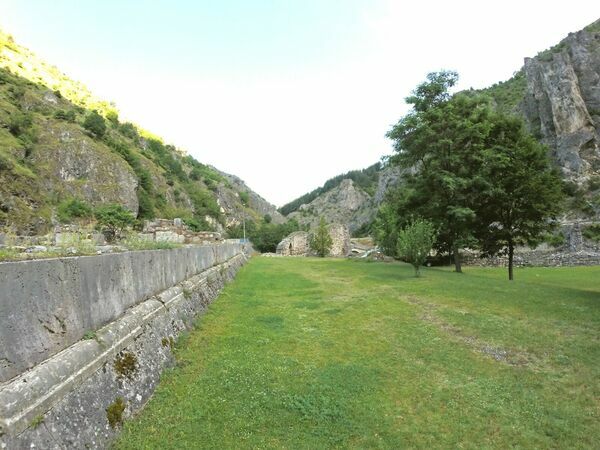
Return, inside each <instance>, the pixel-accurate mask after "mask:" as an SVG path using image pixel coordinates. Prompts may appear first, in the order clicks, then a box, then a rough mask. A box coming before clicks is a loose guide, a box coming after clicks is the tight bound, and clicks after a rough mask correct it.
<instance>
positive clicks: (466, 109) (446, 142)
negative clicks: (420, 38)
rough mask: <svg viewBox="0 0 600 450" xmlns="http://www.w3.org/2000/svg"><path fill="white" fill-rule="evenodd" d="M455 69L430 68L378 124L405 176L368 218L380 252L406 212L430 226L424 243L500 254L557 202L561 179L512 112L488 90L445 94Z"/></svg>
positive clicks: (535, 233) (544, 225) (546, 217)
mask: <svg viewBox="0 0 600 450" xmlns="http://www.w3.org/2000/svg"><path fill="white" fill-rule="evenodd" d="M457 80H458V75H457V74H456V73H455V72H438V73H431V74H429V75H428V76H427V80H426V81H425V82H424V83H422V84H420V85H419V86H418V87H417V88H416V89H415V91H414V93H413V95H412V96H410V97H408V98H407V99H406V101H407V102H408V103H409V104H411V105H412V110H411V111H410V112H409V113H408V114H407V115H406V116H404V117H403V118H402V119H401V120H400V121H399V122H398V123H397V124H396V125H395V126H394V127H393V128H392V129H391V130H390V132H389V133H388V137H389V138H391V139H392V140H393V142H394V149H395V154H394V155H393V156H392V157H391V158H390V163H391V164H398V165H400V166H402V167H404V168H406V169H410V170H409V172H410V173H409V174H408V175H406V177H405V183H403V184H402V185H401V186H400V187H399V188H397V189H395V190H393V191H391V192H389V193H388V196H387V198H386V201H385V202H384V204H383V205H382V207H381V208H380V211H379V213H378V216H377V218H376V221H375V224H374V231H375V237H376V240H377V241H378V243H379V244H380V246H381V247H382V248H383V249H384V251H386V253H388V254H391V255H396V256H398V233H399V231H400V230H402V229H403V228H405V227H406V225H407V224H409V223H411V222H412V221H413V219H414V218H416V217H418V218H422V219H426V220H427V221H429V222H430V223H431V224H432V226H433V227H434V228H435V229H436V230H437V236H436V239H435V242H434V248H435V249H436V250H437V251H438V252H440V253H446V254H449V255H451V256H452V258H453V261H454V265H455V270H456V271H457V272H461V270H462V268H461V258H460V252H461V250H462V249H464V248H477V249H479V250H480V251H481V253H482V254H483V255H486V256H490V255H498V254H506V255H508V263H509V264H508V266H509V267H508V270H509V279H511V280H512V279H513V256H514V249H515V247H516V246H519V245H535V244H537V243H538V242H539V240H540V238H541V237H542V236H543V235H544V234H545V233H546V232H548V231H549V230H550V229H551V228H552V227H553V226H554V219H555V218H556V216H557V214H558V213H559V212H560V208H561V203H562V197H563V192H562V181H561V178H560V176H559V174H558V172H557V171H556V170H555V169H554V168H553V167H552V166H551V164H550V161H549V158H548V156H547V149H546V148H545V147H544V146H543V145H541V144H540V143H539V142H538V141H537V140H536V139H535V138H533V137H532V136H531V135H530V134H529V133H528V132H527V130H526V128H525V126H524V124H523V122H522V120H521V119H520V118H518V117H515V116H512V115H507V114H504V113H501V112H499V111H498V110H497V109H496V108H494V106H493V105H492V102H491V100H490V98H489V97H486V96H483V95H477V94H474V93H472V92H464V93H458V94H455V95H450V92H449V90H450V88H451V87H452V86H454V85H455V83H456V82H457Z"/></svg>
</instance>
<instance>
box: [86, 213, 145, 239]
mask: <svg viewBox="0 0 600 450" xmlns="http://www.w3.org/2000/svg"><path fill="white" fill-rule="evenodd" d="M94 216H95V217H96V220H97V221H98V224H99V225H100V226H101V227H102V228H103V229H104V230H106V235H107V239H108V241H110V242H113V241H114V240H115V239H116V238H117V237H119V236H120V235H121V233H122V232H123V230H124V229H125V228H127V227H129V226H131V225H133V224H134V223H135V216H134V215H133V213H132V212H131V211H129V210H128V209H127V208H125V207H123V206H121V205H117V204H109V205H103V206H100V207H98V208H96V210H95V211H94Z"/></svg>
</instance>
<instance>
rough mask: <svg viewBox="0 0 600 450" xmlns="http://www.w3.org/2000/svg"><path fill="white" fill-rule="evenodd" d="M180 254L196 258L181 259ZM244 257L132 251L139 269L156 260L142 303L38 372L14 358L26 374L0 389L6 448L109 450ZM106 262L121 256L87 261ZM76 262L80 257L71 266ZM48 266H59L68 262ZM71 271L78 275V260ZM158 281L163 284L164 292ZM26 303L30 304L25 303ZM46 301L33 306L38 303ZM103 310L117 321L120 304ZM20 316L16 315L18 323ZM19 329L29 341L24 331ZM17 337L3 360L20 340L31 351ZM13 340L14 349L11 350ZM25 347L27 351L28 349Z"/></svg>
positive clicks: (0, 431)
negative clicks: (183, 337) (181, 337)
mask: <svg viewBox="0 0 600 450" xmlns="http://www.w3.org/2000/svg"><path fill="white" fill-rule="evenodd" d="M205 249H209V250H210V253H211V254H212V255H213V257H207V256H206V255H207V250H205ZM182 250H187V251H189V252H191V253H190V254H186V252H183V253H182V252H181V251H182ZM242 250H243V247H242V246H241V245H238V244H224V245H222V246H206V247H196V248H190V249H176V250H159V251H152V252H135V253H134V254H133V257H134V259H135V255H137V256H138V258H140V259H141V260H145V259H146V258H150V261H154V264H152V263H151V264H150V265H149V266H144V265H143V264H142V266H144V267H146V269H147V270H149V273H147V274H146V275H145V278H144V279H145V280H146V281H148V282H149V283H151V282H150V279H153V278H155V279H156V280H157V281H155V282H154V284H152V286H151V287H149V288H148V290H147V291H144V290H142V291H139V290H136V289H141V288H139V287H138V288H136V289H134V290H133V292H137V293H138V294H140V293H142V292H143V293H144V294H141V296H140V297H138V301H137V302H133V304H130V303H129V301H123V302H121V303H120V304H121V306H122V307H123V308H124V309H123V311H122V312H121V313H120V314H117V315H116V317H114V318H111V319H109V320H106V321H105V323H102V324H100V325H98V326H97V327H93V328H91V329H89V330H88V332H87V333H85V336H84V337H83V339H82V338H79V339H78V340H76V341H75V342H72V343H70V340H66V341H63V347H64V348H62V349H60V350H58V351H55V352H54V353H52V354H51V355H50V356H48V357H46V358H45V359H44V360H43V361H41V362H39V363H36V364H34V366H33V367H27V369H28V370H23V369H22V368H23V367H25V366H28V365H29V363H28V364H25V365H23V364H21V362H20V360H19V359H18V358H15V357H14V356H12V357H13V358H15V359H16V361H14V362H16V363H17V366H16V367H19V368H20V369H19V370H20V372H19V373H18V374H17V375H16V376H14V377H12V378H10V379H5V380H3V382H0V448H2V449H4V448H7V449H20V448H33V447H36V448H104V447H106V445H107V444H108V442H109V441H110V439H111V438H112V437H113V436H114V435H115V434H116V433H117V432H118V430H119V427H120V423H121V421H122V420H123V419H124V418H126V417H129V416H130V415H131V414H133V413H135V412H136V411H138V410H139V409H141V408H142V407H143V405H144V404H145V402H146V401H147V400H148V399H149V398H150V396H151V394H152V392H153V391H154V389H155V387H156V385H157V383H158V380H159V377H160V373H161V371H162V369H163V368H164V367H166V366H168V365H170V364H172V363H173V356H172V346H173V344H174V342H175V340H176V339H177V336H178V335H179V334H180V333H181V331H183V330H185V329H187V328H189V327H190V324H191V322H192V320H193V319H194V317H196V316H197V315H198V314H199V313H201V312H202V311H204V310H205V309H206V307H207V305H208V304H209V303H210V302H211V301H212V300H214V299H215V298H216V296H217V295H218V292H219V291H220V289H221V288H222V287H223V285H224V284H225V283H226V282H227V281H229V280H231V279H232V278H233V277H234V276H235V273H236V272H237V270H238V269H239V268H240V267H241V266H242V265H243V263H244V262H245V261H246V256H245V254H244V253H243V251H242ZM165 254H166V255H165ZM194 254H195V255H194ZM167 255H168V256H167ZM107 256H108V257H113V258H115V257H117V258H118V257H123V256H124V255H123V254H117V255H102V256H97V257H90V258H97V259H102V258H105V257H107ZM186 256H187V257H188V258H187V259H186ZM194 256H196V257H198V258H197V261H199V263H198V264H197V265H195V266H192V267H185V266H187V264H189V263H190V258H191V260H194V259H195V258H194ZM130 257H132V256H130ZM204 258H206V259H204ZM72 259H80V260H81V259H84V258H69V260H72ZM180 259H181V260H180ZM40 262H44V261H29V262H26V263H24V264H32V263H40ZM47 262H48V263H51V262H53V263H54V264H55V265H56V266H59V267H60V266H61V265H62V264H64V262H65V261H64V260H50V261H47ZM161 262H162V263H164V264H161ZM167 262H169V263H171V264H172V265H173V267H171V266H170V265H169V264H168V263H167ZM9 264H23V263H9ZM70 264H71V265H73V264H74V265H75V266H77V264H76V263H75V262H73V261H72V262H71V263H70ZM2 266H4V265H0V274H2V276H4V275H5V271H4V267H2ZM36 268H37V267H36ZM21 269H22V272H23V273H24V274H27V273H29V272H28V270H29V269H30V268H28V267H27V266H26V265H24V266H21ZM161 272H163V273H161ZM59 273H60V271H59ZM130 274H131V272H129V273H121V274H119V273H118V272H110V271H109V272H97V278H98V279H99V280H100V279H103V278H105V277H107V278H108V280H110V281H111V282H113V283H114V284H115V285H117V286H119V287H120V288H123V287H124V284H123V283H121V280H122V279H125V280H127V281H131V279H130V278H129V276H130ZM13 275H14V272H13ZM24 276H25V277H26V275H24ZM40 277H43V274H40ZM111 277H113V278H111ZM21 279H22V280H24V279H25V278H23V277H21ZM158 280H160V281H158ZM5 282H6V278H5V279H3V280H2V283H5ZM161 282H165V283H166V284H167V285H166V286H164V287H163V285H161ZM67 284H69V282H67ZM0 286H2V287H4V286H5V285H4V284H0ZM85 287H86V289H88V290H90V291H91V292H94V294H97V293H98V292H101V289H98V291H95V290H94V289H90V288H91V286H89V285H87V286H85ZM98 287H101V284H99V285H98ZM2 292H5V289H2ZM84 292H87V291H84ZM128 293H130V291H122V292H119V291H118V290H117V291H113V294H112V295H111V296H110V298H112V299H113V300H118V299H120V298H121V297H122V298H123V299H126V298H127V297H128ZM120 294H122V296H121V295H120ZM20 300H21V301H24V302H25V301H26V300H28V299H27V298H21V299H20ZM44 300H45V299H44V298H40V297H38V298H37V301H38V302H43V301H44ZM77 300H78V301H77V302H75V304H76V305H78V307H80V306H81V305H85V304H89V302H87V301H81V299H77ZM0 301H2V303H0V305H4V304H5V302H6V297H4V298H0ZM72 301H73V300H72V299H71V302H72ZM14 302H16V300H15V301H14ZM25 303H26V302H25ZM107 306H108V309H109V310H111V311H113V313H114V308H112V306H114V304H113V305H111V304H107ZM90 311H91V310H90V309H88V310H85V311H83V312H82V314H81V315H82V316H85V314H89V313H90ZM58 312H60V306H59V310H58ZM84 313H85V314H84ZM92 316H93V314H92ZM4 317H5V316H4V313H3V314H2V315H0V318H1V319H4ZM14 317H15V315H13V319H14ZM31 319H32V322H35V321H37V319H36V317H35V314H32V315H31ZM21 323H24V322H23V321H21ZM3 325H5V324H3ZM59 327H60V324H59ZM42 328H43V326H42ZM20 330H21V332H25V333H26V332H27V330H26V329H24V328H20ZM18 332H19V329H18V328H14V327H13V329H12V334H9V335H7V334H6V333H5V334H4V335H1V336H0V339H2V340H1V341H0V343H2V345H3V347H2V351H5V349H6V348H9V347H11V346H13V345H14V346H19V345H20V344H19V341H20V340H24V341H28V342H31V341H30V340H29V338H28V337H27V336H26V335H21V336H18V334H17V333H18ZM55 334H56V332H55ZM58 334H60V328H59V333H58ZM65 334H66V333H65ZM7 336H8V337H9V338H10V339H12V341H7V340H6V338H7ZM23 348H24V349H25V350H27V348H26V346H25V347H23ZM41 348H42V349H44V348H45V347H41ZM55 350H56V348H55ZM0 358H4V357H3V356H0ZM4 359H6V358H4ZM35 359H36V358H33V360H35ZM30 361H31V359H30ZM10 373H14V366H13V372H7V371H5V372H4V376H5V377H7V376H10ZM109 417H110V418H111V421H112V423H111V421H109Z"/></svg>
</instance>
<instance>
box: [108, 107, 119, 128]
mask: <svg viewBox="0 0 600 450" xmlns="http://www.w3.org/2000/svg"><path fill="white" fill-rule="evenodd" d="M106 119H107V120H108V121H109V122H110V123H112V124H113V125H114V126H115V127H116V126H118V125H119V114H118V113H117V112H116V111H114V110H110V111H108V112H107V113H106Z"/></svg>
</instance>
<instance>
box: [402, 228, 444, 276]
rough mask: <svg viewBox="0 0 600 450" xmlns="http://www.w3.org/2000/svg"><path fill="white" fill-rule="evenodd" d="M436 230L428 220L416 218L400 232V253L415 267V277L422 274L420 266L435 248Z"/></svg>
mask: <svg viewBox="0 0 600 450" xmlns="http://www.w3.org/2000/svg"><path fill="white" fill-rule="evenodd" d="M436 234H437V233H436V230H435V228H434V226H433V224H432V223H431V222H429V221H427V220H423V219H416V220H413V221H412V222H410V223H409V224H408V225H407V226H406V227H404V228H403V229H402V230H400V232H399V233H398V255H399V256H400V257H401V258H403V259H404V260H405V261H406V262H408V263H410V264H412V266H413V267H414V268H415V277H418V276H419V275H420V272H419V267H420V266H422V265H423V263H424V262H425V259H426V258H427V255H429V252H430V251H431V249H432V248H433V244H434V243H435V239H436Z"/></svg>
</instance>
